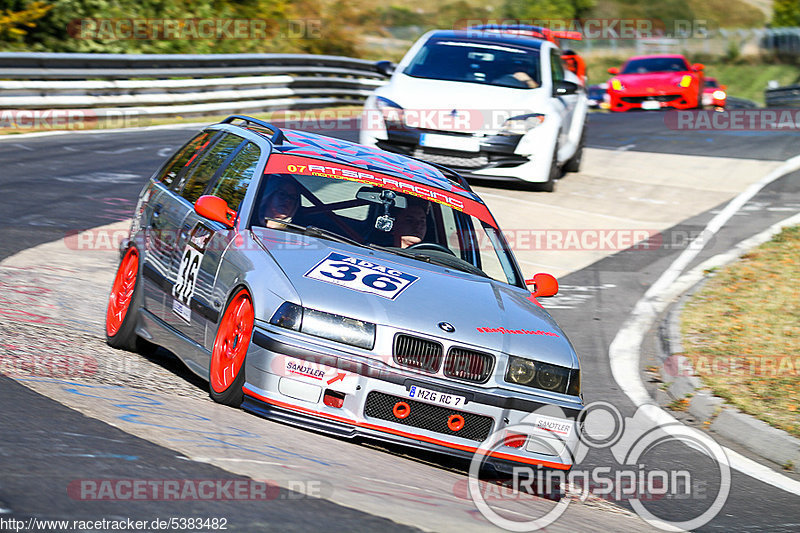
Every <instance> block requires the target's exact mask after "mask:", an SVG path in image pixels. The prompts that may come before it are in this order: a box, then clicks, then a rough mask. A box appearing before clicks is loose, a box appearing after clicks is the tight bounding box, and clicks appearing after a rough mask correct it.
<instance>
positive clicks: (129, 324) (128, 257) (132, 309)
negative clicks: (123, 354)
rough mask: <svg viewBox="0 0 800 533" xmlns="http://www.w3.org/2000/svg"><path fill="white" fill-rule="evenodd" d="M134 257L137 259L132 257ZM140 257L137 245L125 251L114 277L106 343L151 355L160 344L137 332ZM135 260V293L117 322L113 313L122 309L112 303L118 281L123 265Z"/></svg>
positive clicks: (140, 298) (140, 293)
mask: <svg viewBox="0 0 800 533" xmlns="http://www.w3.org/2000/svg"><path fill="white" fill-rule="evenodd" d="M134 257H135V259H132V258H134ZM140 257H141V256H140V255H139V250H137V249H136V247H131V248H129V249H128V250H127V251H126V252H125V255H124V256H123V258H122V260H121V261H120V265H119V267H118V269H117V275H116V277H115V278H114V285H113V286H112V287H111V294H109V301H108V309H107V310H106V344H108V345H109V346H111V347H112V348H116V349H118V350H127V351H129V352H139V353H143V354H148V355H149V354H151V353H153V352H155V351H156V349H158V346H156V345H155V344H153V343H151V342H149V341H147V340H145V339H143V338H141V337H140V336H139V335H137V334H136V325H137V322H138V321H139V308H140V307H141V305H142V290H141V287H140V285H141V274H140V272H139V263H140ZM133 260H135V263H136V264H135V268H136V274H135V276H133V278H134V279H133V283H134V285H133V294H132V295H131V296H130V301H129V302H128V304H127V305H126V306H125V310H124V312H123V313H122V318H121V322H119V323H117V322H118V321H119V318H117V320H116V321H115V320H114V318H113V317H112V313H114V311H116V312H117V315H119V313H120V310H119V309H116V308H115V309H112V304H113V303H114V302H112V298H113V297H115V296H118V293H117V292H116V291H117V290H118V289H120V287H119V285H118V283H119V282H120V276H123V275H124V273H123V272H122V269H123V267H131V266H132V263H126V261H133Z"/></svg>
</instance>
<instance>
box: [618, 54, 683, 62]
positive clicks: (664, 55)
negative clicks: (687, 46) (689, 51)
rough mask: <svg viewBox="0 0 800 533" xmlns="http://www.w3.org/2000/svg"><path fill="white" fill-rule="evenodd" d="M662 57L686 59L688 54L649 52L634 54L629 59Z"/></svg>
mask: <svg viewBox="0 0 800 533" xmlns="http://www.w3.org/2000/svg"><path fill="white" fill-rule="evenodd" d="M660 57H663V58H665V59H677V58H680V59H683V60H686V56H684V55H682V54H648V55H646V56H633V57H630V58H628V61H633V60H634V59H654V58H660ZM686 62H687V63H688V62H689V61H688V60H686Z"/></svg>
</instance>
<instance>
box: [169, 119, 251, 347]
mask: <svg viewBox="0 0 800 533" xmlns="http://www.w3.org/2000/svg"><path fill="white" fill-rule="evenodd" d="M246 144H247V143H246V142H245V140H244V139H243V138H242V137H240V136H238V135H234V134H232V133H223V134H222V136H221V138H220V139H219V140H217V142H216V143H215V144H214V146H213V147H211V148H210V149H209V150H207V152H206V154H205V155H204V157H203V159H202V161H200V162H199V163H198V164H197V167H196V168H195V169H194V170H193V171H192V173H191V175H190V176H189V178H188V179H187V180H186V183H185V184H184V186H183V188H182V190H181V198H182V200H183V204H184V206H185V207H186V212H185V216H184V218H183V219H182V220H181V226H180V231H179V232H178V235H177V240H176V243H175V254H174V255H173V261H172V268H171V275H170V280H171V281H172V286H171V289H170V293H169V294H168V295H167V305H166V312H165V321H166V322H167V323H168V324H169V325H171V326H172V327H174V328H175V329H177V330H178V331H180V332H181V333H183V334H184V335H185V336H186V337H188V338H190V339H191V340H193V341H195V342H197V343H198V344H203V342H204V340H205V327H206V323H207V322H208V321H209V320H211V321H213V322H214V323H216V309H215V308H214V306H213V302H212V301H211V288H212V287H213V284H214V276H215V275H216V266H217V265H218V263H219V257H220V255H221V254H222V252H223V251H224V250H225V247H226V246H227V239H230V238H232V232H229V231H227V230H226V228H225V227H224V226H223V225H222V224H220V223H218V222H213V221H210V220H207V219H204V218H202V217H200V216H199V215H198V214H197V213H196V212H195V210H194V203H195V202H196V201H197V199H198V198H200V196H202V195H204V194H208V193H210V192H211V191H213V190H214V188H215V183H217V181H218V179H219V178H220V177H221V176H223V175H225V171H226V170H227V169H229V168H231V167H230V165H231V163H232V162H233V161H234V160H236V155H237V154H239V153H240V152H242V150H243V149H244V148H245V146H246ZM247 153H248V154H249V153H251V152H250V151H248V152H247ZM243 157H244V154H243ZM238 161H239V160H237V162H238ZM257 161H258V158H257V157H256V162H257ZM231 171H232V169H231ZM245 190H246V188H245ZM233 207H234V208H235V207H237V206H233Z"/></svg>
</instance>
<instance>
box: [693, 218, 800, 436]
mask: <svg viewBox="0 0 800 533" xmlns="http://www.w3.org/2000/svg"><path fill="white" fill-rule="evenodd" d="M681 331H682V333H683V345H684V350H685V353H684V355H686V357H688V358H689V359H690V360H691V361H692V363H693V364H694V368H695V373H696V374H697V375H698V376H700V377H701V378H702V379H703V381H704V382H705V383H706V384H707V385H708V386H709V387H711V389H712V390H713V391H714V393H715V394H717V395H718V396H721V397H723V398H725V399H726V400H727V401H728V402H729V403H731V404H732V405H735V406H736V407H738V408H739V409H741V410H742V411H744V412H746V413H748V414H751V415H753V416H755V417H757V418H759V419H761V420H763V421H765V422H767V423H769V424H771V425H773V426H775V427H777V428H779V429H783V430H785V431H787V432H789V433H791V434H793V435H795V436H800V409H798V407H799V406H800V226H795V227H792V228H787V229H784V230H783V231H782V232H781V233H780V234H778V235H776V236H775V237H774V238H773V239H772V240H771V241H770V242H767V243H765V244H763V245H762V246H760V247H758V248H756V249H755V250H753V251H751V252H750V253H748V254H746V255H744V256H743V257H742V258H741V260H740V261H738V262H736V263H734V264H732V265H729V266H728V267H726V268H724V269H721V270H720V271H719V272H718V273H717V274H716V275H715V276H714V277H712V278H711V279H710V280H709V281H708V283H707V284H706V285H705V287H703V289H702V290H700V291H698V292H697V293H695V294H694V295H693V296H692V298H691V299H690V300H689V302H688V303H687V304H686V306H685V308H684V310H683V313H682V316H681Z"/></svg>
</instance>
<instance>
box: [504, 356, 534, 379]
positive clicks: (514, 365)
mask: <svg viewBox="0 0 800 533" xmlns="http://www.w3.org/2000/svg"><path fill="white" fill-rule="evenodd" d="M535 377H536V364H535V363H534V362H533V361H529V360H528V359H520V358H519V357H511V358H510V360H509V362H508V370H506V381H508V382H509V383H517V384H519V385H528V384H530V383H531V382H532V381H533V378H535Z"/></svg>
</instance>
